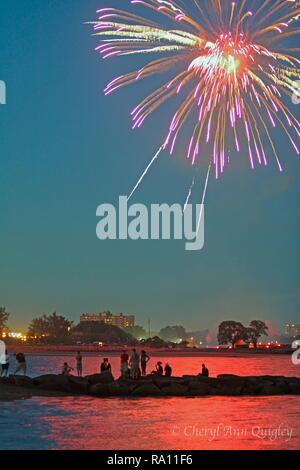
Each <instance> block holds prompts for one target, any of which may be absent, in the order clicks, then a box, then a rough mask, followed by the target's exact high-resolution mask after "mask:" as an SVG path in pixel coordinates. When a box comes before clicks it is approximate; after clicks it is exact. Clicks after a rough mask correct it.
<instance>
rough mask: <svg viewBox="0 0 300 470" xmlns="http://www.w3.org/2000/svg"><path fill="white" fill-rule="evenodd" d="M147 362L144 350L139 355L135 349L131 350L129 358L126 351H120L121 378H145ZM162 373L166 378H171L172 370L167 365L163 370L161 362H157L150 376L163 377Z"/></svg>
mask: <svg viewBox="0 0 300 470" xmlns="http://www.w3.org/2000/svg"><path fill="white" fill-rule="evenodd" d="M149 361H150V356H149V355H148V354H147V353H146V351H144V350H143V351H141V354H139V353H138V351H137V350H136V349H133V350H132V353H131V356H130V357H129V354H128V352H127V351H125V350H124V351H122V354H121V376H122V377H123V378H131V379H133V380H137V379H139V378H140V377H145V376H146V375H147V365H148V362H149ZM164 372H165V375H166V376H168V377H171V375H172V368H171V367H170V365H169V364H166V365H165V368H163V366H162V362H160V361H159V362H158V363H157V364H156V368H155V370H154V371H153V372H152V374H155V375H164Z"/></svg>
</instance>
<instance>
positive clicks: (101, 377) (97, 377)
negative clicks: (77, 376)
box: [85, 372, 115, 385]
mask: <svg viewBox="0 0 300 470" xmlns="http://www.w3.org/2000/svg"><path fill="white" fill-rule="evenodd" d="M85 380H87V381H88V383H89V384H91V385H94V384H110V383H112V382H114V380H115V379H114V378H113V375H112V374H111V373H110V372H103V373H102V374H93V375H88V376H86V377H85Z"/></svg>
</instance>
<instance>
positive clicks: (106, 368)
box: [100, 357, 111, 374]
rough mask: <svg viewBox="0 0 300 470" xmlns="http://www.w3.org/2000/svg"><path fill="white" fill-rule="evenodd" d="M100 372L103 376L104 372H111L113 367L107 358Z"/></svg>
mask: <svg viewBox="0 0 300 470" xmlns="http://www.w3.org/2000/svg"><path fill="white" fill-rule="evenodd" d="M100 371H101V374H102V373H103V372H111V365H110V363H109V360H108V358H107V357H105V358H104V359H103V362H102V364H101V368H100Z"/></svg>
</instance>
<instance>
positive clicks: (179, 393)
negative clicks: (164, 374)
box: [161, 382, 189, 397]
mask: <svg viewBox="0 0 300 470" xmlns="http://www.w3.org/2000/svg"><path fill="white" fill-rule="evenodd" d="M188 391H189V390H188V387H187V386H185V385H182V384H179V383H176V382H173V383H171V384H170V385H167V386H166V387H164V388H163V389H162V391H161V393H162V395H164V396H170V397H185V396H187V395H188Z"/></svg>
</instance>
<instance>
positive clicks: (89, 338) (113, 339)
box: [71, 321, 137, 346]
mask: <svg viewBox="0 0 300 470" xmlns="http://www.w3.org/2000/svg"><path fill="white" fill-rule="evenodd" d="M71 335H72V337H73V338H76V339H77V340H80V341H82V342H84V343H96V342H102V343H104V344H107V345H113V344H121V345H123V346H124V345H127V346H131V345H135V344H136V343H137V340H136V339H135V338H133V337H132V336H131V335H130V334H129V333H127V332H126V331H125V330H123V329H121V328H119V327H117V326H114V325H106V324H105V323H101V322H94V321H86V322H82V323H80V324H79V325H77V326H75V327H74V328H72V331H71Z"/></svg>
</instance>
